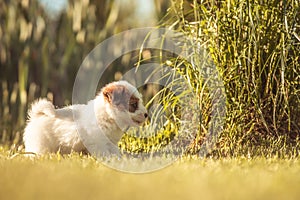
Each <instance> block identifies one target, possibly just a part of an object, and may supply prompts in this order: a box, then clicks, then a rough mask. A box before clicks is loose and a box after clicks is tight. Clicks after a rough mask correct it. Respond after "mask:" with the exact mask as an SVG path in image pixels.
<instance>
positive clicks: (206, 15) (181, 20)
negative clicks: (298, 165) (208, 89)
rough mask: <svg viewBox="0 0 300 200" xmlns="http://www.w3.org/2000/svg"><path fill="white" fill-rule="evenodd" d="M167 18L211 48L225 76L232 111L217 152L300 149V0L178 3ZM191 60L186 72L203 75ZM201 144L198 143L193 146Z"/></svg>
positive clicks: (216, 63) (223, 153)
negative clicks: (190, 65) (192, 64)
mask: <svg viewBox="0 0 300 200" xmlns="http://www.w3.org/2000/svg"><path fill="white" fill-rule="evenodd" d="M166 19H167V20H166V22H164V24H167V25H171V26H172V27H174V29H175V30H178V31H180V32H182V33H184V34H185V35H187V36H190V37H193V38H195V39H196V40H197V41H198V42H199V43H200V44H201V45H202V47H203V48H205V49H207V50H208V51H209V52H210V54H211V57H212V59H213V60H214V63H215V65H216V66H217V68H218V70H219V73H220V74H221V77H222V80H223V82H224V86H225V92H226V98H227V102H226V107H227V116H226V127H225V128H224V131H223V133H222V134H221V136H220V138H219V141H218V145H217V146H218V153H220V154H221V155H233V154H241V153H242V154H247V153H249V152H250V153H255V152H256V151H259V150H258V149H261V147H262V149H265V150H268V151H272V153H276V152H277V153H278V152H279V150H280V149H283V148H286V149H288V147H287V146H289V147H291V148H296V149H297V152H298V153H299V142H298V143H297V142H295V141H297V140H298V139H297V138H299V136H300V120H299V119H300V58H299V56H300V54H299V52H300V37H299V35H300V4H299V2H298V1H293V0H292V1H284V0H264V1H255V0H250V1H249V0H247V1H246V0H244V1H236V0H234V1H229V0H228V1H212V0H202V1H173V4H172V7H171V9H170V10H169V15H168V16H167V17H166ZM188 66H189V63H187V64H186V69H188V71H190V72H189V73H188V76H189V77H190V78H191V79H199V80H200V79H201V77H200V76H198V77H197V74H196V73H195V70H194V69H192V68H188ZM193 70H194V71H193ZM195 75H196V77H195ZM194 87H195V88H197V87H203V85H201V83H200V82H199V81H198V84H196V85H194ZM198 91H199V90H198ZM296 143H297V144H296ZM200 144H201V140H199V141H195V142H194V144H193V145H194V146H193V148H192V149H191V150H192V151H194V152H197V149H199V146H200ZM260 153H262V152H261V151H260Z"/></svg>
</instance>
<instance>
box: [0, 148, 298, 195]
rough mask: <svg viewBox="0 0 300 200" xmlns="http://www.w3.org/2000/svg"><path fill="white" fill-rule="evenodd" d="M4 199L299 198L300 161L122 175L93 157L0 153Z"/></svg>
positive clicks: (236, 162) (219, 163)
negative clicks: (36, 156)
mask: <svg viewBox="0 0 300 200" xmlns="http://www.w3.org/2000/svg"><path fill="white" fill-rule="evenodd" d="M0 177H1V178H0V185H1V187H0V199H131V200H132V199H144V200H146V199H172V200H174V199H299V198H300V190H299V186H300V160H299V158H294V159H278V158H260V157H257V158H252V159H250V158H243V157H240V158H230V159H226V158H223V159H218V160H213V159H199V158H197V159H195V158H193V159H187V158H185V159H182V160H178V161H177V162H175V163H174V164H172V165H171V166H169V167H166V168H164V169H161V170H159V171H156V172H152V173H146V174H129V173H122V172H119V171H116V170H113V169H110V168H108V167H105V166H103V165H102V164H101V163H99V162H98V161H97V160H95V159H94V158H92V157H86V156H85V157H82V156H79V155H76V154H74V155H70V156H67V157H64V158H62V157H61V156H58V155H51V156H50V155H47V156H44V157H42V158H39V159H35V160H30V159H28V158H26V157H24V155H16V156H9V155H8V152H7V151H4V150H1V153H0Z"/></svg>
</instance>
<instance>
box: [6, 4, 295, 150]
mask: <svg viewBox="0 0 300 200" xmlns="http://www.w3.org/2000/svg"><path fill="white" fill-rule="evenodd" d="M299 4H300V3H299V1H298V0H259V1H258V0H247V1H246V0H243V1H238V0H223V1H219V0H178V1H176V0H170V1H168V0H101V1H97V0H69V1H64V0H55V1H54V0H53V1H50V0H14V1H12V0H3V1H1V2H0V20H1V21H0V118H1V121H0V143H1V144H5V145H7V146H11V145H14V144H15V145H16V144H21V143H22V130H23V128H24V125H25V122H26V112H27V109H28V106H29V105H30V103H31V102H32V101H33V100H34V99H36V98H39V97H47V98H48V99H50V100H52V101H53V102H54V104H55V105H57V106H62V105H67V104H70V103H71V94H72V87H73V83H74V79H75V75H76V73H77V70H78V68H79V67H80V64H81V63H82V61H83V59H84V58H85V56H86V55H87V54H88V53H89V52H90V51H91V50H92V49H93V48H94V47H95V46H96V45H97V44H98V43H100V42H101V41H103V40H105V39H106V38H108V37H110V36H112V35H113V34H116V33H119V32H122V31H124V30H128V29H130V28H137V27H149V26H159V27H169V28H170V29H173V30H176V31H178V32H180V33H181V34H183V35H184V36H188V37H192V38H194V39H195V40H197V41H198V42H199V44H201V45H202V46H203V47H204V48H205V49H207V50H208V51H209V52H210V54H211V57H212V59H213V61H214V63H215V65H216V67H217V69H218V71H219V73H220V74H221V77H222V80H223V82H224V87H225V92H226V108H227V114H226V119H225V121H226V125H225V127H224V129H223V131H222V133H221V134H220V137H219V138H218V142H217V145H216V147H217V153H216V154H217V155H221V156H224V155H241V154H245V155H248V154H251V155H252V154H253V155H255V154H276V155H277V154H278V155H286V154H285V153H286V152H291V153H292V154H293V155H295V154H297V155H298V154H299V147H300V142H299V137H300V57H299V55H300V53H299V52H300V5H299ZM124 42H125V41H124ZM117 48H118V46H114V47H111V48H109V49H108V51H114V50H116V49H117ZM152 53H153V52H151V51H149V50H145V51H144V52H142V56H143V60H146V61H147V60H149V61H151V59H155V58H154V57H153V55H152ZM137 57H138V55H137V52H132V53H130V54H128V55H124V56H122V57H121V58H120V59H117V60H116V61H115V62H114V63H113V65H112V66H111V68H109V69H108V70H107V75H106V76H104V77H103V79H102V80H101V82H102V83H106V82H110V81H113V80H118V79H119V78H120V77H121V75H122V73H124V72H125V71H126V70H127V69H129V68H131V67H132V66H133V65H134V64H136V62H137ZM163 62H167V61H166V60H164V61H163ZM168 62H169V63H171V65H172V67H174V68H176V69H178V70H181V73H182V74H184V76H185V77H186V79H187V80H188V83H189V84H190V86H191V87H192V88H194V91H195V92H196V93H197V92H198V94H199V107H200V108H202V109H201V110H200V111H199V112H201V113H202V115H201V116H202V119H201V120H202V121H201V124H199V129H198V131H199V132H197V133H192V134H194V135H195V140H194V142H193V143H192V144H191V151H190V152H197V149H199V146H201V137H198V136H201V135H203V134H204V135H205V133H207V126H208V124H209V121H210V118H209V116H210V112H211V109H210V102H209V101H208V100H207V98H206V99H205V98H204V97H205V96H206V95H205V93H206V92H207V90H206V89H205V83H203V81H201V74H200V71H201V70H199V69H196V68H195V67H194V66H191V64H190V63H187V62H186V61H184V60H180V58H179V59H178V58H174V60H172V59H170V60H168ZM203 88H204V89H203ZM203 94H204V95H203ZM149 96H151V95H149ZM201 98H202V99H201ZM199 138H200V139H199Z"/></svg>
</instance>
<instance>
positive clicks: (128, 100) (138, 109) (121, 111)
mask: <svg viewBox="0 0 300 200" xmlns="http://www.w3.org/2000/svg"><path fill="white" fill-rule="evenodd" d="M101 93H102V95H103V98H104V102H105V104H107V106H106V107H107V108H108V109H107V111H108V113H109V115H110V116H111V117H112V118H113V119H114V120H115V122H116V123H117V124H118V125H119V126H120V128H121V129H123V128H125V127H129V126H140V125H141V124H142V123H143V122H144V121H145V120H146V118H147V116H148V115H147V110H146V108H145V107H144V105H143V100H142V95H141V94H140V93H139V92H138V91H137V89H136V88H135V87H134V86H132V85H131V84H129V83H128V82H126V81H118V82H113V83H110V84H108V85H106V86H105V87H104V88H103V89H102V91H101Z"/></svg>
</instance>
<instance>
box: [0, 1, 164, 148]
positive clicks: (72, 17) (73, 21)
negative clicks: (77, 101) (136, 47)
mask: <svg viewBox="0 0 300 200" xmlns="http://www.w3.org/2000/svg"><path fill="white" fill-rule="evenodd" d="M127 4H130V5H131V6H130V7H128V8H126V9H121V8H120V6H122V5H120V2H119V1H111V0H102V1H97V0H70V1H69V2H68V6H67V8H66V9H65V10H64V11H63V12H62V13H60V14H59V15H57V16H53V15H54V14H53V13H49V12H47V10H44V9H43V7H42V6H41V5H40V4H39V2H38V1H37V0H16V1H1V2H0V19H1V21H0V70H1V74H0V116H1V121H0V142H1V143H6V142H9V143H18V142H20V141H21V135H22V128H23V127H24V124H25V120H26V111H27V108H28V105H29V104H30V103H31V102H32V101H33V100H34V99H36V98H39V97H47V98H48V99H50V100H53V101H54V103H55V105H57V106H62V105H66V104H70V103H71V102H70V99H71V94H72V88H73V83H74V80H75V76H76V73H77V70H78V68H79V66H80V64H81V63H82V61H83V59H84V58H85V56H86V55H87V54H88V53H89V52H90V51H91V50H92V49H93V48H94V47H95V46H96V45H97V44H99V43H100V42H101V41H103V40H104V39H106V38H108V37H109V36H111V35H113V34H115V33H118V32H120V31H123V30H126V29H129V28H131V27H132V26H134V25H132V24H130V23H129V22H128V19H129V18H130V17H131V16H132V13H133V10H134V9H135V4H134V3H132V2H128V3H127ZM156 5H157V7H160V8H161V9H165V8H164V7H165V3H163V2H159V1H158V2H157V4H156ZM123 6H124V5H123ZM115 48H118V47H117V46H116V47H111V48H110V49H108V51H114V49H115ZM130 64H132V63H130V57H129V59H127V60H126V59H119V60H118V61H116V62H115V66H117V67H115V68H114V70H115V71H110V73H108V75H107V76H105V77H104V78H102V81H103V82H109V81H112V80H114V78H115V77H114V76H115V74H114V73H115V72H116V71H117V72H118V71H121V72H122V71H124V70H126V68H128V67H130V66H129V65H130Z"/></svg>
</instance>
